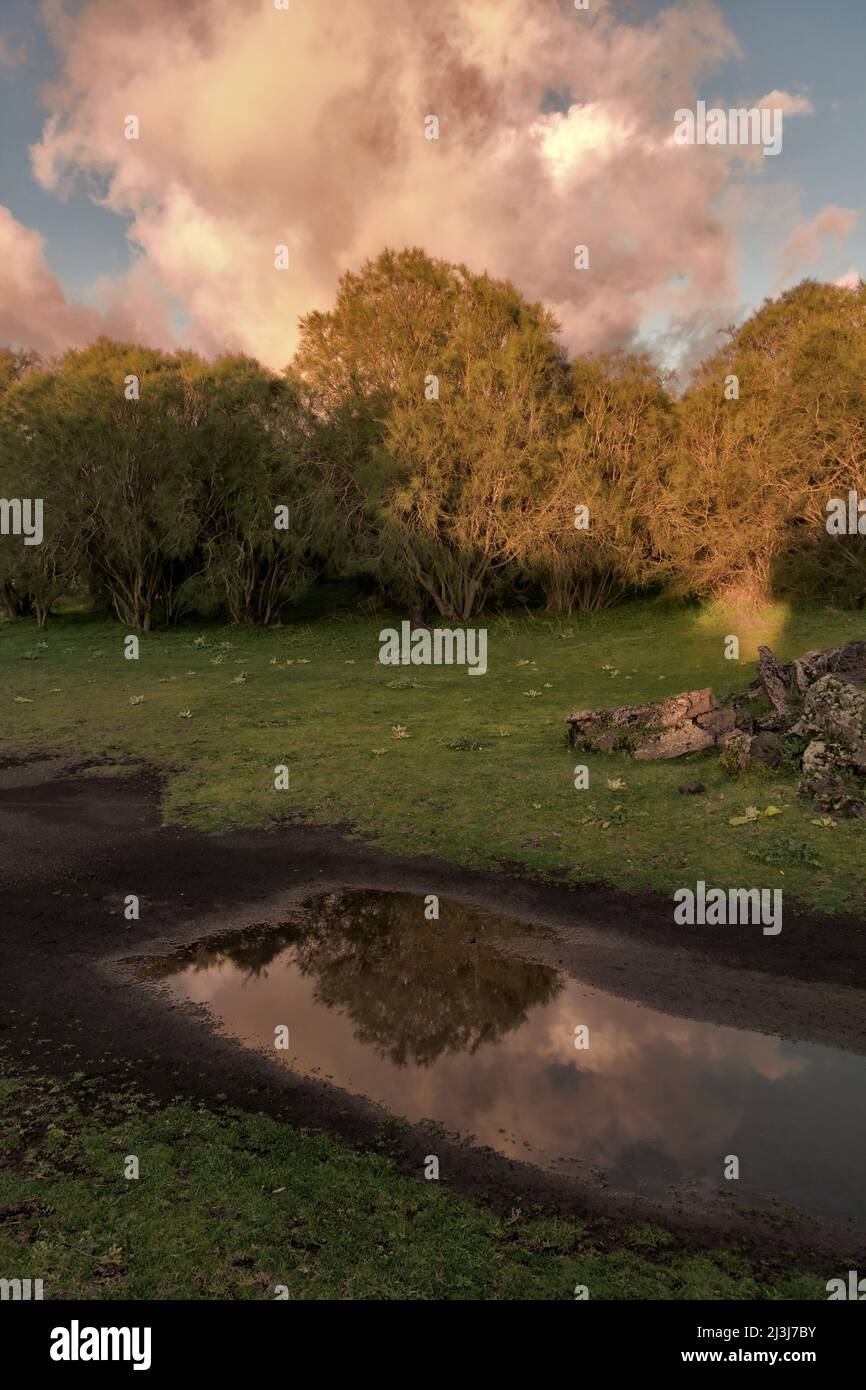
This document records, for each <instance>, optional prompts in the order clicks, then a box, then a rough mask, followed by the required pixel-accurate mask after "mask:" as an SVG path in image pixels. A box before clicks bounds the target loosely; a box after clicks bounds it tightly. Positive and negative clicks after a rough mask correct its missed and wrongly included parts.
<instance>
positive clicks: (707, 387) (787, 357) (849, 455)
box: [664, 280, 866, 599]
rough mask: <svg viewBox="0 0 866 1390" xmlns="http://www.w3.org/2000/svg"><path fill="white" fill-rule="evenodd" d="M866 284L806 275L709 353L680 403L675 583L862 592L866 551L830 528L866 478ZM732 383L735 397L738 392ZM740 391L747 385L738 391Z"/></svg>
mask: <svg viewBox="0 0 866 1390" xmlns="http://www.w3.org/2000/svg"><path fill="white" fill-rule="evenodd" d="M864 328H866V287H864V286H863V284H862V283H861V285H860V286H859V288H858V289H855V290H851V289H845V288H840V287H836V286H833V285H825V284H817V283H816V282H814V281H808V280H807V281H804V282H803V283H802V284H801V285H798V286H797V287H796V288H794V289H792V290H789V291H787V292H786V293H785V294H783V295H781V296H780V297H779V298H778V299H776V300H768V301H766V302H765V303H764V305H763V306H762V307H761V308H760V309H759V310H758V311H757V312H756V313H755V314H753V315H752V316H751V317H750V318H749V319H748V320H747V321H746V323H745V324H743V326H742V327H741V328H740V329H739V330H736V331H734V330H730V334H729V341H728V343H727V344H726V345H725V347H723V348H722V349H721V351H720V352H718V353H717V354H715V355H714V356H712V357H711V358H710V359H709V360H708V361H707V362H705V363H704V364H703V365H702V367H701V369H700V371H699V373H698V375H697V378H696V381H695V384H694V385H693V386H692V387H691V388H690V390H689V391H687V392H686V394H685V396H684V398H683V400H682V402H681V405H680V419H681V431H680V443H679V447H678V450H677V455H676V462H675V466H674V468H673V469H672V471H671V477H670V487H669V495H668V507H667V521H666V525H665V535H664V541H665V544H666V545H667V547H668V549H669V552H670V555H671V559H672V572H673V575H674V579H675V583H676V586H677V587H678V588H679V589H681V590H683V591H688V592H695V593H699V594H707V593H712V594H719V595H723V596H729V595H737V596H746V597H749V598H752V599H764V598H767V597H768V596H771V595H772V594H773V593H774V592H779V591H787V592H800V593H806V592H812V593H814V592H815V588H814V587H813V586H815V585H817V586H818V587H819V588H822V589H823V590H824V593H825V594H826V595H827V596H831V595H832V596H834V597H836V598H845V597H849V598H851V597H854V596H855V595H862V594H863V593H864V591H866V554H864V547H863V545H862V542H861V541H858V538H857V537H856V536H854V537H845V536H840V537H831V536H828V534H827V531H826V524H825V523H826V520H827V512H826V507H827V503H828V501H829V500H830V499H831V498H834V497H845V498H847V493H848V490H849V489H853V490H857V491H859V492H860V494H861V495H862V493H863V491H864V486H866V334H864ZM726 382H727V384H728V385H727V393H728V394H727V397H726ZM735 393H736V394H735Z"/></svg>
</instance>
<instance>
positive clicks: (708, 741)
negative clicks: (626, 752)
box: [634, 720, 716, 762]
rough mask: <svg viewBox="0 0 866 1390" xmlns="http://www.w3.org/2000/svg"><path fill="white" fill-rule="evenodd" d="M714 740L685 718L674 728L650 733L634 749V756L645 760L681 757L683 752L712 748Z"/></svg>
mask: <svg viewBox="0 0 866 1390" xmlns="http://www.w3.org/2000/svg"><path fill="white" fill-rule="evenodd" d="M715 742H716V740H715V739H714V738H713V735H712V734H711V733H708V731H707V730H706V729H702V728H701V727H700V725H698V724H693V723H692V721H691V720H687V721H686V723H685V724H683V725H681V727H679V728H676V729H665V730H664V732H663V733H661V734H650V735H649V736H648V737H647V738H645V739H644V740H643V741H642V742H641V743H639V744H638V745H637V747H636V748H635V750H634V756H635V757H636V758H637V759H638V760H639V761H640V762H645V761H646V760H647V759H649V758H681V757H682V756H683V754H684V753H700V752H702V750H703V749H704V748H713V747H714V746H715Z"/></svg>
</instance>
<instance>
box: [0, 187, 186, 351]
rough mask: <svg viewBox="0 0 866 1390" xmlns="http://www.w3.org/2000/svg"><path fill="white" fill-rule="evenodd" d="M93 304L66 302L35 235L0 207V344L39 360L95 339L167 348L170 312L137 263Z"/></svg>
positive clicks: (107, 283) (98, 292)
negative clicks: (36, 354)
mask: <svg viewBox="0 0 866 1390" xmlns="http://www.w3.org/2000/svg"><path fill="white" fill-rule="evenodd" d="M93 299H94V301H95V303H94V305H93V306H89V305H85V304H77V303H73V302H70V301H69V300H67V298H66V296H65V294H64V292H63V289H62V287H61V285H60V282H59V280H58V279H57V277H56V275H54V274H53V272H52V271H51V270H50V269H49V267H48V266H47V264H46V262H45V247H44V243H43V239H42V237H41V236H40V234H39V233H38V232H35V231H33V230H32V229H31V228H30V227H25V226H23V225H22V224H21V223H20V222H18V221H16V219H15V218H14V217H13V216H12V214H11V212H10V211H9V209H8V208H6V207H3V206H2V205H0V343H4V344H6V343H8V344H9V345H11V346H12V347H22V348H35V349H36V351H37V352H39V353H41V354H42V355H43V356H44V357H52V356H55V355H56V354H58V353H61V352H63V351H65V350H66V348H69V347H83V346H84V345H85V344H86V343H89V342H91V341H92V340H93V339H94V338H96V337H98V336H99V334H100V333H107V334H108V335H109V336H110V337H114V338H119V339H125V340H127V341H135V342H141V343H146V344H148V345H151V346H156V345H159V344H161V345H163V346H171V345H172V330H171V315H170V306H169V305H168V304H167V303H166V302H165V297H164V294H163V291H162V288H161V285H160V284H159V283H158V281H157V280H156V279H155V277H154V272H153V270H152V268H150V267H148V266H146V265H145V264H143V263H139V264H136V265H134V266H133V267H132V270H131V271H130V272H129V273H128V274H127V275H125V276H123V277H121V278H120V279H118V280H110V279H106V280H104V281H101V282H99V283H98V284H97V285H96V286H95V287H94V293H93Z"/></svg>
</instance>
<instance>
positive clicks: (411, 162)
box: [32, 0, 802, 367]
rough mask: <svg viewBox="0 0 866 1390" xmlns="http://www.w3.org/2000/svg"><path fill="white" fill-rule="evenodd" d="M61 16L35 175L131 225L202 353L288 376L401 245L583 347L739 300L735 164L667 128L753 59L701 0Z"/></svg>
mask: <svg viewBox="0 0 866 1390" xmlns="http://www.w3.org/2000/svg"><path fill="white" fill-rule="evenodd" d="M43 8H44V13H45V15H46V23H47V27H48V31H49V33H50V34H51V36H52V38H53V40H54V42H55V44H56V45H57V47H58V50H59V56H60V76H59V78H58V80H57V82H56V83H55V84H54V85H53V86H52V87H51V88H50V89H49V90H48V91H47V93H46V94H45V99H46V103H47V107H48V112H49V114H48V117H47V120H46V124H45V127H44V130H43V133H42V138H41V140H40V141H39V142H38V144H37V145H36V146H34V148H33V149H32V160H33V169H34V172H35V174H36V176H37V178H38V179H39V180H40V182H41V183H42V185H43V186H44V187H45V188H48V189H53V190H57V191H59V192H62V191H63V190H64V189H65V188H67V187H68V186H70V185H71V184H74V183H76V182H78V183H79V184H83V185H84V186H85V187H86V188H88V190H89V191H90V193H91V195H92V196H93V197H94V198H96V199H98V200H99V201H101V202H104V204H105V205H106V206H107V207H108V208H110V209H113V210H115V211H117V212H118V213H121V214H123V215H125V216H127V217H129V218H130V219H131V222H130V236H131V238H132V239H133V242H134V244H135V246H136V250H137V252H138V253H139V254H140V255H141V256H142V259H143V264H144V265H146V266H147V267H148V270H149V273H150V274H151V276H152V279H151V282H150V283H152V284H159V286H160V287H161V293H162V296H163V298H164V299H165V300H166V301H169V302H172V303H175V304H178V305H180V306H182V309H183V311H184V314H185V316H186V317H187V319H188V321H189V324H190V327H189V329H188V332H187V340H188V341H189V342H190V344H191V345H193V346H196V347H198V348H200V349H202V350H204V351H209V352H210V351H214V350H216V349H220V348H224V347H229V346H230V347H236V348H241V349H245V350H247V351H250V352H253V353H255V354H256V355H257V356H259V357H261V358H262V359H264V360H265V361H267V362H269V363H270V364H272V365H273V366H275V367H281V366H282V365H284V364H285V362H286V361H287V360H288V359H289V358H290V356H291V354H292V352H293V350H294V348H295V346H296V343H297V320H298V317H299V315H301V314H303V313H305V312H307V311H308V310H310V309H311V308H324V307H327V306H328V305H329V304H330V303H331V301H332V299H333V294H334V290H335V286H336V282H337V278H338V276H339V274H340V273H341V271H343V270H344V269H346V268H348V267H353V266H357V265H358V264H359V263H360V262H361V261H362V260H363V259H364V258H365V257H367V256H374V255H376V254H377V253H378V252H379V251H380V250H381V249H382V248H383V247H384V246H385V245H390V246H394V247H401V246H405V245H412V244H417V245H421V246H423V247H425V248H426V249H427V250H428V251H429V252H431V253H432V254H434V255H438V256H443V257H446V258H448V259H451V260H462V261H465V262H466V263H467V264H469V265H470V266H472V267H473V268H476V269H486V270H489V271H490V272H491V273H493V274H496V275H503V276H508V277H510V278H512V279H513V280H514V281H515V282H516V283H517V284H518V285H519V286H520V287H521V289H523V290H524V291H525V292H526V293H527V294H528V295H530V296H531V297H533V298H540V299H542V300H544V301H545V302H546V303H547V304H549V305H550V306H551V307H552V308H553V310H554V311H555V313H556V314H557V316H558V317H559V319H560V321H561V323H562V325H563V333H564V337H565V339H566V341H567V342H568V344H569V346H570V347H571V348H572V349H575V350H582V351H585V350H588V349H593V348H603V347H607V346H610V345H613V344H617V343H624V342H629V341H631V340H632V339H633V338H634V335H635V334H636V333H637V331H638V329H639V326H640V325H641V323H643V322H646V321H648V320H652V321H653V322H659V321H661V320H663V319H665V318H670V319H672V320H676V321H678V322H681V323H687V322H688V323H697V322H700V323H712V322H716V321H723V320H725V319H726V318H727V317H729V314H730V308H731V305H732V304H736V303H737V302H738V300H739V294H738V286H737V283H736V271H737V267H736V255H735V241H734V236H733V231H732V225H731V220H730V219H729V218H727V217H725V216H724V214H723V212H722V211H721V208H722V206H723V202H724V194H725V191H726V189H727V188H728V186H729V184H730V181H731V178H732V176H733V170H734V169H735V167H739V168H740V169H742V164H743V160H742V154H741V152H740V153H738V151H737V150H735V149H734V150H726V149H721V148H718V147H715V148H706V147H680V146H676V145H674V143H673V139H672V134H673V129H674V122H673V113H674V111H675V110H676V109H677V108H678V107H681V106H684V105H693V104H694V102H695V100H696V98H697V93H698V90H699V88H700V86H701V84H702V83H703V82H704V81H705V79H706V78H707V75H708V74H709V73H711V72H713V71H715V70H716V69H717V68H718V67H719V66H720V65H721V64H722V63H723V62H724V61H725V60H726V59H729V58H731V57H735V56H737V53H738V50H737V46H736V42H735V40H734V38H733V36H732V34H731V33H730V31H729V30H728V29H727V27H726V26H725V24H724V22H723V20H722V18H721V17H720V15H719V13H718V11H717V10H716V9H715V7H714V6H713V5H711V4H709V3H705V2H704V0H695V3H682V4H679V5H676V6H674V7H672V8H669V9H666V10H664V11H662V13H661V14H659V15H658V16H657V17H656V18H654V19H651V20H648V21H646V22H644V23H642V24H637V23H625V22H622V21H621V20H620V19H619V18H617V16H616V15H615V14H614V12H613V10H612V9H610V8H608V7H607V6H606V5H603V4H595V5H594V6H593V8H592V10H591V11H579V10H575V8H574V6H573V5H571V4H566V3H565V0H440V3H437V4H436V5H430V4H429V3H428V0H365V4H363V5H358V4H356V3H355V0H329V3H328V4H323V3H320V0H292V4H291V8H290V10H288V11H280V10H276V9H274V7H273V6H272V5H271V4H265V3H262V0H148V4H147V5H144V6H139V7H133V8H132V9H129V8H128V7H127V6H119V5H117V3H116V0H88V3H84V4H83V5H77V6H75V7H73V8H70V9H69V10H68V11H67V10H66V9H65V8H64V6H63V4H62V0H47V2H46V3H45V4H44V7H43ZM551 94H556V95H555V99H554V98H552V97H551ZM770 95H771V96H772V97H780V98H781V97H784V98H785V100H786V101H787V102H788V103H792V102H793V103H797V102H800V101H802V99H801V98H792V97H788V96H787V94H785V93H771V94H770ZM765 100H769V98H766V99H765ZM130 115H134V116H136V117H138V120H139V122H140V138H139V139H138V140H127V139H125V138H124V121H125V118H126V117H127V116H130ZM428 116H436V117H437V118H438V120H439V137H440V138H439V139H438V140H428V139H425V126H424V123H425V118H426V117H428ZM738 160H739V165H737V161H738ZM765 162H766V161H765ZM280 243H286V244H287V245H288V247H289V249H290V253H291V266H290V269H289V270H288V271H279V270H276V269H275V268H274V248H275V246H277V245H278V244H280ZM579 244H585V245H586V246H588V248H589V253H590V268H589V269H588V270H576V269H575V268H574V255H575V247H576V246H577V245H579ZM120 293H122V291H121V292H120ZM142 313H143V314H144V307H143V306H142ZM161 313H162V309H161V308H160V314H161ZM144 317H145V318H148V316H147V315H146V314H145V315H144ZM153 326H154V325H153V323H152V322H151V323H150V330H151V331H153Z"/></svg>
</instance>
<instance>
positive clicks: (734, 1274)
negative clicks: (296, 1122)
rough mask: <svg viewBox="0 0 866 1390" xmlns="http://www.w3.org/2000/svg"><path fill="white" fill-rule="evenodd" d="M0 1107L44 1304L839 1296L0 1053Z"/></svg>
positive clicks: (8, 1244) (10, 1224)
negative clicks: (133, 1162) (578, 1292)
mask: <svg viewBox="0 0 866 1390" xmlns="http://www.w3.org/2000/svg"><path fill="white" fill-rule="evenodd" d="M0 1116H2V1118H0V1158H2V1160H3V1161H2V1163H0V1276H2V1277H3V1278H6V1279H13V1278H20V1279H27V1278H30V1279H42V1280H43V1282H44V1296H45V1298H48V1299H56V1298H82V1299H100V1300H105V1299H123V1298H133V1299H144V1300H153V1299H263V1298H267V1299H272V1298H275V1297H277V1296H278V1295H277V1292H276V1290H277V1288H278V1286H282V1287H283V1288H284V1289H286V1290H287V1293H288V1297H289V1298H292V1299H376V1300H381V1299H387V1300H390V1299H480V1300H488V1299H569V1300H570V1299H573V1298H574V1297H575V1289H576V1287H577V1286H578V1285H584V1286H586V1288H587V1290H588V1294H589V1297H590V1298H593V1299H598V1298H602V1299H625V1298H628V1299H665V1300H669V1299H748V1300H752V1299H757V1298H773V1299H795V1298H796V1299H799V1298H807V1299H825V1298H826V1291H825V1284H826V1277H827V1276H826V1274H817V1273H815V1272H813V1271H809V1270H805V1269H800V1268H797V1267H796V1265H795V1264H794V1262H792V1261H791V1260H785V1259H778V1260H774V1261H772V1262H770V1261H762V1262H761V1263H760V1265H756V1264H754V1263H753V1262H752V1261H751V1260H750V1259H749V1258H747V1257H745V1256H742V1255H740V1254H738V1253H734V1252H729V1251H709V1252H707V1251H683V1250H682V1249H680V1248H677V1245H676V1242H675V1241H674V1239H673V1237H672V1236H671V1233H670V1232H668V1231H667V1230H665V1229H664V1228H663V1227H661V1226H657V1225H648V1224H642V1225H639V1226H634V1227H632V1228H631V1229H630V1230H628V1231H626V1232H625V1233H624V1235H622V1236H620V1237H619V1238H618V1239H614V1238H612V1237H611V1236H608V1237H607V1238H605V1235H604V1232H603V1231H602V1232H600V1231H599V1230H591V1229H589V1228H588V1227H586V1226H585V1225H584V1224H583V1223H581V1222H579V1221H573V1220H569V1221H565V1220H556V1219H550V1218H544V1219H543V1218H539V1217H534V1216H533V1215H532V1214H531V1213H523V1212H519V1211H513V1212H511V1214H510V1215H509V1216H502V1215H500V1214H498V1213H497V1212H495V1211H493V1210H491V1209H490V1208H488V1207H485V1206H483V1205H481V1204H479V1203H477V1202H474V1201H470V1200H468V1199H465V1198H461V1197H458V1196H455V1195H453V1194H451V1193H449V1192H448V1191H447V1188H446V1186H445V1184H444V1183H443V1182H433V1181H430V1182H425V1181H416V1180H413V1179H411V1178H409V1177H403V1176H401V1175H400V1174H398V1173H397V1172H396V1170H395V1169H394V1167H393V1165H392V1164H391V1162H390V1161H389V1160H388V1159H387V1158H385V1157H382V1156H380V1155H376V1154H358V1153H355V1152H354V1151H352V1150H350V1149H348V1148H346V1147H344V1146H342V1145H339V1144H336V1143H334V1142H332V1141H331V1140H329V1139H327V1138H325V1137H323V1136H321V1135H316V1134H312V1133H308V1132H306V1131H304V1130H298V1129H293V1128H290V1127H288V1126H286V1125H283V1124H280V1123H278V1122H276V1121H274V1120H271V1119H268V1118H266V1117H265V1116H262V1115H250V1114H242V1113H237V1112H229V1111H227V1112H224V1113H215V1112H213V1111H210V1110H206V1109H204V1108H199V1107H196V1106H193V1105H191V1104H189V1103H186V1102H178V1103H175V1104H173V1105H170V1106H168V1107H163V1108H155V1107H154V1106H152V1105H151V1104H150V1103H149V1102H148V1101H147V1099H146V1098H145V1097H143V1096H140V1095H138V1094H136V1093H135V1092H134V1091H131V1090H125V1091H121V1092H118V1093H115V1094H110V1095H105V1094H101V1093H100V1091H99V1089H98V1088H97V1087H96V1086H95V1085H94V1084H93V1083H92V1082H91V1083H88V1082H87V1081H86V1079H85V1078H84V1077H82V1076H79V1077H78V1078H77V1085H76V1086H69V1085H68V1084H66V1083H63V1084H60V1083H57V1082H52V1081H50V1080H47V1079H46V1078H44V1077H42V1076H40V1075H39V1074H38V1072H37V1071H35V1070H26V1071H23V1070H21V1069H20V1067H19V1068H17V1069H16V1068H13V1067H12V1065H11V1064H10V1063H9V1061H8V1060H5V1059H4V1058H3V1057H2V1056H0ZM130 1156H135V1157H137V1158H138V1161H139V1177H138V1178H137V1179H135V1178H127V1177H126V1176H125V1175H124V1174H125V1166H126V1164H127V1160H128V1158H129V1157H130ZM282 1296H286V1295H285V1294H283V1295H282Z"/></svg>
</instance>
